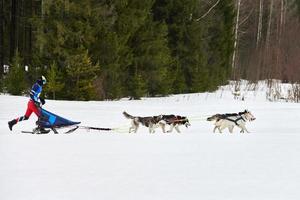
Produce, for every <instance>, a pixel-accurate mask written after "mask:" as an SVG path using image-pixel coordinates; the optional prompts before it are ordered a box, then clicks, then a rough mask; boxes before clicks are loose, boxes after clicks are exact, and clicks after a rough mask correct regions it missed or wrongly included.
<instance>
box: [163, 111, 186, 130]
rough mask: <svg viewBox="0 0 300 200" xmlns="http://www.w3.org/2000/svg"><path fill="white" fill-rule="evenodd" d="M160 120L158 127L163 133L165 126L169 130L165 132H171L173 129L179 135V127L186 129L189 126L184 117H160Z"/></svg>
mask: <svg viewBox="0 0 300 200" xmlns="http://www.w3.org/2000/svg"><path fill="white" fill-rule="evenodd" d="M161 118H162V120H161V121H160V126H161V128H162V130H163V132H164V133H165V125H166V124H168V125H170V130H168V131H167V132H168V133H170V132H172V131H173V129H174V128H175V130H176V131H177V132H178V133H180V130H179V126H180V125H184V126H185V127H186V128H188V127H189V126H191V124H190V122H189V120H188V119H187V117H184V116H179V115H161Z"/></svg>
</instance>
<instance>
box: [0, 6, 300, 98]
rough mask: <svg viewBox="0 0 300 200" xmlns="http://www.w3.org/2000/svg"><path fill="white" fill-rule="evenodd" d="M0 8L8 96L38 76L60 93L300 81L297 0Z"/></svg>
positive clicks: (155, 91) (1, 83)
mask: <svg viewBox="0 0 300 200" xmlns="http://www.w3.org/2000/svg"><path fill="white" fill-rule="evenodd" d="M0 15H1V18H0V64H1V65H0V66H1V70H0V89H1V91H2V92H5V93H9V94H13V95H24V94H25V95H26V94H28V91H29V90H30V87H31V85H32V84H33V83H34V82H35V80H36V79H37V78H38V77H39V76H41V75H44V76H45V77H46V78H47V84H46V85H45V88H44V93H45V95H46V97H47V98H49V99H67V100H103V99H119V98H122V97H130V98H132V99H139V98H140V97H144V96H150V97H152V96H166V95H169V94H179V93H193V92H203V91H213V90H215V89H217V87H218V86H219V85H222V84H226V83H227V81H228V80H230V79H241V78H245V79H250V80H253V81H255V80H259V79H266V78H278V79H284V80H286V81H298V80H300V75H295V74H297V73H295V72H300V70H299V65H298V64H299V63H300V62H299V61H298V59H297V55H299V54H297V52H298V53H300V50H299V49H300V48H299V46H300V44H299V42H300V38H299V34H298V33H299V30H300V25H299V24H300V23H299V20H300V0H266V1H263V0H253V1H250V0H0ZM297 39H298V40H297ZM7 66H9V69H8V70H7ZM270 66H272V67H270ZM297 66H298V67H297ZM297 70H298V71H297ZM299 74H300V73H299Z"/></svg>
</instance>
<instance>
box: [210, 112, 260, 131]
mask: <svg viewBox="0 0 300 200" xmlns="http://www.w3.org/2000/svg"><path fill="white" fill-rule="evenodd" d="M255 119H256V118H255V117H254V116H253V115H252V114H251V112H250V111H248V110H245V111H244V112H239V113H229V114H215V115H213V116H211V117H208V118H207V121H215V127H214V130H213V132H215V131H216V129H218V130H219V132H220V133H222V130H224V129H225V128H228V130H229V132H230V133H232V131H233V128H234V126H237V127H239V128H240V129H241V131H240V132H241V133H244V132H245V131H246V132H247V133H249V131H248V130H247V129H246V121H253V120H255Z"/></svg>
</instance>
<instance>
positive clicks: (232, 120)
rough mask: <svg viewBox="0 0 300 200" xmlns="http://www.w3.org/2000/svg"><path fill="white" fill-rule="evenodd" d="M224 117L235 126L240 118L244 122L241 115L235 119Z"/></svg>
mask: <svg viewBox="0 0 300 200" xmlns="http://www.w3.org/2000/svg"><path fill="white" fill-rule="evenodd" d="M224 119H227V120H228V121H231V122H234V123H235V124H236V125H237V126H238V125H239V124H238V121H240V120H243V121H244V122H246V120H245V119H244V118H243V117H242V116H240V117H239V118H237V119H235V120H234V119H230V118H228V117H225V118H224Z"/></svg>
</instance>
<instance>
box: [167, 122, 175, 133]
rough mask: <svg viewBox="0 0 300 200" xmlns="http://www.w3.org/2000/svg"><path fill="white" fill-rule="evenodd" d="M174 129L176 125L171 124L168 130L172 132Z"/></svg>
mask: <svg viewBox="0 0 300 200" xmlns="http://www.w3.org/2000/svg"><path fill="white" fill-rule="evenodd" d="M173 129H174V125H173V124H171V125H170V130H168V131H167V132H168V133H172V131H173Z"/></svg>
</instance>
